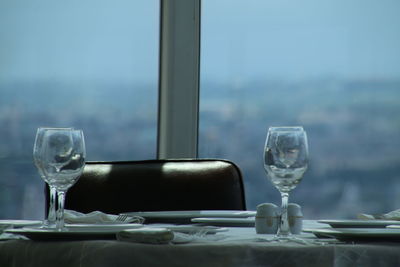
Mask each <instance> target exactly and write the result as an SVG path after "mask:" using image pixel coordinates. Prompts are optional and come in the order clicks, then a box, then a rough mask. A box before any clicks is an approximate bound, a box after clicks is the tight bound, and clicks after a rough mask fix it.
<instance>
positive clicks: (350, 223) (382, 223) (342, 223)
mask: <svg viewBox="0 0 400 267" xmlns="http://www.w3.org/2000/svg"><path fill="white" fill-rule="evenodd" d="M318 222H319V223H326V224H329V225H330V226H331V227H333V228H385V227H386V226H388V225H394V224H398V225H400V221H393V220H319V221H318Z"/></svg>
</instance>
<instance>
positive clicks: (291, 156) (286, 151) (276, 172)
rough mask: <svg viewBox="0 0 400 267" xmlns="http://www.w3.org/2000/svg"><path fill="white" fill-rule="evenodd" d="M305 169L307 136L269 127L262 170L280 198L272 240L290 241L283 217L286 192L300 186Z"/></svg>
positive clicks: (295, 130)
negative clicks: (277, 191)
mask: <svg viewBox="0 0 400 267" xmlns="http://www.w3.org/2000/svg"><path fill="white" fill-rule="evenodd" d="M307 166H308V144H307V134H306V132H305V131H304V129H303V127H300V126H297V127H270V128H269V129H268V134H267V138H266V142H265V148H264V169H265V170H266V172H267V174H268V177H269V180H270V181H271V182H272V184H273V185H274V186H275V187H276V188H277V189H278V190H279V192H280V193H281V197H282V209H281V216H280V218H281V219H280V224H279V228H278V232H277V234H276V237H275V239H276V240H289V239H291V233H290V229H289V223H288V216H287V206H288V200H289V192H290V191H291V190H293V189H294V188H295V187H296V186H297V184H298V183H300V181H301V179H302V178H303V174H304V172H305V171H306V170H307Z"/></svg>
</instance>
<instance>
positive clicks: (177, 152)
mask: <svg viewBox="0 0 400 267" xmlns="http://www.w3.org/2000/svg"><path fill="white" fill-rule="evenodd" d="M200 7H201V0H160V61H159V96H158V97H159V102H158V134H157V157H158V158H159V159H166V158H197V150H198V149H197V146H198V125H199V80H200V79H199V77H200V74H199V72H200V13H201V8H200Z"/></svg>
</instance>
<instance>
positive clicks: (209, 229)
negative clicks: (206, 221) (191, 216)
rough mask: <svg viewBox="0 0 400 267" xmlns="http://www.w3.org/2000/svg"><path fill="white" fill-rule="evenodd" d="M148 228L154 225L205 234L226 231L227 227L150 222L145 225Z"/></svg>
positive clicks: (188, 232) (182, 231) (183, 231)
mask: <svg viewBox="0 0 400 267" xmlns="http://www.w3.org/2000/svg"><path fill="white" fill-rule="evenodd" d="M146 227H148V228H152V227H156V228H166V229H168V230H171V231H175V232H179V233H185V234H197V233H205V234H215V233H219V232H225V231H228V228H221V227H216V226H208V225H207V226H202V225H170V224H151V225H146Z"/></svg>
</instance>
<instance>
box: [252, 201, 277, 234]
mask: <svg viewBox="0 0 400 267" xmlns="http://www.w3.org/2000/svg"><path fill="white" fill-rule="evenodd" d="M278 225H279V216H278V207H277V206H276V205H275V204H272V203H263V204H260V205H258V206H257V213H256V219H255V226H256V232H257V234H276V232H277V231H278Z"/></svg>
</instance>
